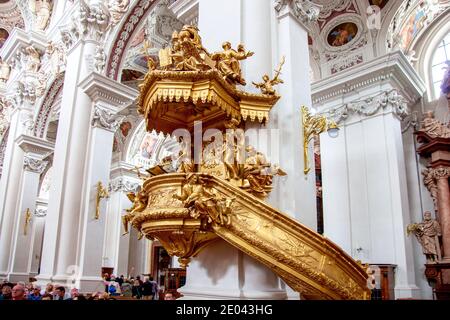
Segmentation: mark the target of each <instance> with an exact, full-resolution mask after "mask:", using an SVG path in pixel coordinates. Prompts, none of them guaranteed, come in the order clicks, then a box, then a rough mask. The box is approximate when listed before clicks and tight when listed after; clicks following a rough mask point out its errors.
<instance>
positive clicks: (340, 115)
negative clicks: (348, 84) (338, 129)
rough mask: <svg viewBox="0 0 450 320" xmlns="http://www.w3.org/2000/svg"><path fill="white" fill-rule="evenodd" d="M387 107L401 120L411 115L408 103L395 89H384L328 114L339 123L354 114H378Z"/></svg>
mask: <svg viewBox="0 0 450 320" xmlns="http://www.w3.org/2000/svg"><path fill="white" fill-rule="evenodd" d="M387 108H392V110H393V111H394V113H395V114H396V115H397V116H398V117H399V118H400V119H401V120H403V119H404V118H406V117H407V116H408V115H409V110H408V103H407V102H406V100H405V98H403V97H402V96H401V95H400V94H398V92H397V90H395V89H394V90H389V91H383V92H382V93H380V94H377V95H376V96H372V97H369V98H366V99H362V100H355V101H352V102H349V103H346V104H344V105H342V106H340V107H338V108H334V109H332V110H330V111H328V112H327V113H326V115H327V117H329V118H331V119H333V120H334V121H335V122H336V123H337V124H339V123H341V122H343V121H345V120H347V119H348V118H349V117H350V116H351V115H352V114H359V115H363V116H371V115H374V114H376V113H377V112H378V111H379V110H380V109H387Z"/></svg>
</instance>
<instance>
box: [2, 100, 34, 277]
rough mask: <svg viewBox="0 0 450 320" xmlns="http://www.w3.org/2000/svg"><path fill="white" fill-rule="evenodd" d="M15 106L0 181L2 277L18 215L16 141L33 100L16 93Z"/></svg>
mask: <svg viewBox="0 0 450 320" xmlns="http://www.w3.org/2000/svg"><path fill="white" fill-rule="evenodd" d="M15 98H16V99H15V104H13V105H11V106H10V107H11V108H14V109H13V111H12V113H11V121H10V124H9V135H8V142H7V145H6V150H5V155H4V160H3V171H2V176H1V181H0V277H1V278H5V277H6V276H7V274H8V272H9V270H10V268H11V263H10V262H11V261H10V259H11V250H12V238H13V230H14V221H15V216H16V214H18V207H17V206H18V203H17V195H18V194H20V192H21V190H20V188H21V183H20V182H21V178H22V175H23V171H24V168H23V159H24V151H23V149H22V148H21V147H20V146H19V145H18V144H17V143H16V139H17V138H18V137H19V136H20V135H21V134H26V133H27V130H28V125H29V121H30V119H32V117H33V107H34V103H32V102H31V101H30V100H28V99H21V96H20V93H17V94H16V97H15Z"/></svg>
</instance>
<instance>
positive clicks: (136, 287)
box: [132, 278, 142, 299]
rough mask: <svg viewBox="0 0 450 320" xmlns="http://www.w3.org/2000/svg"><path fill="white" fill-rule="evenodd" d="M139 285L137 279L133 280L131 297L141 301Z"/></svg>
mask: <svg viewBox="0 0 450 320" xmlns="http://www.w3.org/2000/svg"><path fill="white" fill-rule="evenodd" d="M141 288H142V287H141V284H140V282H139V279H137V278H136V279H134V281H133V289H132V292H133V297H135V298H136V299H141V298H142V291H141Z"/></svg>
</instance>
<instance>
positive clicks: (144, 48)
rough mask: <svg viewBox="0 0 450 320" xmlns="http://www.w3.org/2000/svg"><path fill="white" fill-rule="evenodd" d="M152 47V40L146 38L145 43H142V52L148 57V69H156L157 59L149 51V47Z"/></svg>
mask: <svg viewBox="0 0 450 320" xmlns="http://www.w3.org/2000/svg"><path fill="white" fill-rule="evenodd" d="M150 48H151V44H150V42H149V41H148V40H147V39H145V40H144V43H143V45H142V51H141V53H144V54H145V56H146V58H147V67H148V70H149V71H151V70H155V69H156V62H155V60H153V58H152V57H151V56H150V52H149V49H150Z"/></svg>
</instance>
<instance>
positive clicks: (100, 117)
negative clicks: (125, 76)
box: [80, 72, 138, 132]
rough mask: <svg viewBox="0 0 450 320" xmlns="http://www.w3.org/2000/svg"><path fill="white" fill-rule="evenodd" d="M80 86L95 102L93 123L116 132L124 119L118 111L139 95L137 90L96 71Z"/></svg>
mask: <svg viewBox="0 0 450 320" xmlns="http://www.w3.org/2000/svg"><path fill="white" fill-rule="evenodd" d="M80 88H81V89H82V90H83V91H84V93H86V94H87V95H88V96H89V97H90V98H91V100H92V103H93V108H94V111H93V118H92V125H93V126H95V127H101V128H104V129H107V130H110V131H113V132H115V131H116V130H117V128H118V126H119V125H120V123H121V122H122V120H123V118H124V117H123V116H118V115H117V113H118V112H120V111H121V110H123V109H124V108H126V107H127V106H129V105H130V104H131V103H133V102H134V101H135V99H136V98H137V96H138V92H137V90H135V89H133V88H130V87H128V86H126V85H123V84H121V83H119V82H117V81H115V80H112V79H111V78H108V77H106V76H104V75H101V74H99V73H96V72H92V73H90V74H89V75H88V76H87V77H86V78H85V79H84V80H83V81H81V83H80Z"/></svg>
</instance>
